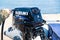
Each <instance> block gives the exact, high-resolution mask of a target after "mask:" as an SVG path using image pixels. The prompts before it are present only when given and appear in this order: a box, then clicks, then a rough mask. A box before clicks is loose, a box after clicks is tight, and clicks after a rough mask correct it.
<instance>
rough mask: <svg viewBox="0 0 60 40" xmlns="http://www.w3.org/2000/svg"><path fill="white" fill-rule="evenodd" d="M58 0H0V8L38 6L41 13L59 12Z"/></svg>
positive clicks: (59, 1)
mask: <svg viewBox="0 0 60 40" xmlns="http://www.w3.org/2000/svg"><path fill="white" fill-rule="evenodd" d="M59 4H60V0H0V9H2V8H11V9H12V8H16V7H38V8H39V9H40V10H41V13H60V5H59Z"/></svg>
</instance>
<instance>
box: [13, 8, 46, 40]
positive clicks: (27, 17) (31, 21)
mask: <svg viewBox="0 0 60 40" xmlns="http://www.w3.org/2000/svg"><path fill="white" fill-rule="evenodd" d="M12 11H13V16H14V19H15V23H14V24H15V25H16V28H18V29H19V30H21V31H22V33H23V40H32V38H33V39H34V38H36V37H37V36H38V35H39V36H41V39H42V40H47V38H46V35H45V33H44V30H43V28H42V27H41V26H42V25H43V24H42V23H43V22H44V20H43V19H42V17H41V14H40V10H39V9H38V8H36V7H33V8H15V9H13V10H12Z"/></svg>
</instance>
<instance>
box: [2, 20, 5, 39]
mask: <svg viewBox="0 0 60 40" xmlns="http://www.w3.org/2000/svg"><path fill="white" fill-rule="evenodd" d="M4 23H5V20H4V21H3V23H2V27H1V40H3V29H4Z"/></svg>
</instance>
